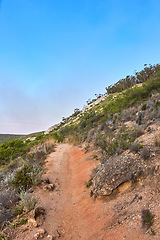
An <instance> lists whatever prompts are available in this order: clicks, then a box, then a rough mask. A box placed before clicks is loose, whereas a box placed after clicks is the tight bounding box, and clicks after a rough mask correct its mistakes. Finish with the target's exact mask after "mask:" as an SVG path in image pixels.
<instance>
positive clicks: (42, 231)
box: [38, 228, 46, 234]
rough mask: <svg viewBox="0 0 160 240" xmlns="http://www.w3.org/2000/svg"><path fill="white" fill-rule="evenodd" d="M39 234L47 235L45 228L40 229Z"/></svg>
mask: <svg viewBox="0 0 160 240" xmlns="http://www.w3.org/2000/svg"><path fill="white" fill-rule="evenodd" d="M38 232H39V233H40V234H45V232H46V231H45V230H44V229H43V228H40V229H38Z"/></svg>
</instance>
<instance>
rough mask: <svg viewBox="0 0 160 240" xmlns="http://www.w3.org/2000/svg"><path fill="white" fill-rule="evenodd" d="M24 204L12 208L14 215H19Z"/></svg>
mask: <svg viewBox="0 0 160 240" xmlns="http://www.w3.org/2000/svg"><path fill="white" fill-rule="evenodd" d="M23 209H24V205H23V204H22V205H20V206H18V207H16V208H15V209H14V210H13V214H14V215H15V216H18V215H21V214H22V213H23Z"/></svg>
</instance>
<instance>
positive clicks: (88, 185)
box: [85, 178, 92, 188]
mask: <svg viewBox="0 0 160 240" xmlns="http://www.w3.org/2000/svg"><path fill="white" fill-rule="evenodd" d="M91 185H92V178H91V179H89V181H85V186H86V188H89V187H90V186H91Z"/></svg>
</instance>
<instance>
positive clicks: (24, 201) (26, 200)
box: [19, 191, 37, 211]
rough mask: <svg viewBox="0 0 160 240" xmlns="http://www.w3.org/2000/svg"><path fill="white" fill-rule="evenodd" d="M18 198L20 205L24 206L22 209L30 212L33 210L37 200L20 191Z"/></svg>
mask: <svg viewBox="0 0 160 240" xmlns="http://www.w3.org/2000/svg"><path fill="white" fill-rule="evenodd" d="M19 197H20V199H21V205H23V206H24V209H25V210H27V211H31V210H32V209H34V208H35V206H36V204H37V200H36V199H35V197H34V195H33V194H32V195H31V194H29V193H28V192H25V191H22V192H21V193H20V194H19Z"/></svg>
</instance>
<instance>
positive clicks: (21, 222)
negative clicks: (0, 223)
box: [11, 218, 28, 228]
mask: <svg viewBox="0 0 160 240" xmlns="http://www.w3.org/2000/svg"><path fill="white" fill-rule="evenodd" d="M27 222H28V219H27V218H20V219H17V220H16V221H15V222H14V223H13V224H12V225H11V226H12V228H16V227H19V226H22V225H23V224H26V223H27Z"/></svg>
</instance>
